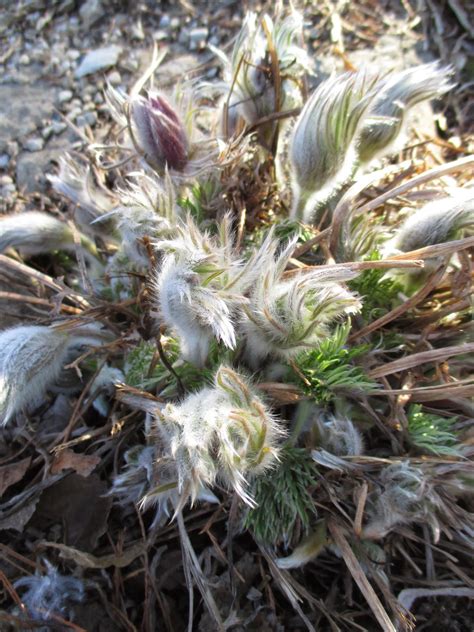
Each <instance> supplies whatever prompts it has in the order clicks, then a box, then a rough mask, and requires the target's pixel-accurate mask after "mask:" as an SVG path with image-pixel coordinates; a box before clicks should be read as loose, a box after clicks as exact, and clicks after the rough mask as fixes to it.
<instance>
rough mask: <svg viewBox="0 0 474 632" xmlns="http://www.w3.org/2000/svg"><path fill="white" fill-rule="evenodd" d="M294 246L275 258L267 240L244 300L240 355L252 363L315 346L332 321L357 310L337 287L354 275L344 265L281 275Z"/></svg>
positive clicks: (353, 301) (351, 296)
mask: <svg viewBox="0 0 474 632" xmlns="http://www.w3.org/2000/svg"><path fill="white" fill-rule="evenodd" d="M294 246H295V242H294V241H292V242H290V243H289V245H288V246H287V247H286V248H285V249H284V250H283V252H282V253H281V254H280V255H279V256H277V257H276V258H275V251H276V247H277V244H276V242H274V243H273V250H272V252H271V253H270V255H269V256H267V259H266V263H265V268H264V269H265V272H264V273H263V274H261V275H260V276H259V277H258V279H257V280H256V282H255V283H254V285H253V288H252V292H251V295H250V303H249V304H248V305H243V310H244V313H245V320H244V321H243V323H242V329H243V331H244V334H245V337H246V355H247V360H248V362H249V363H250V364H251V366H253V367H257V366H258V365H259V363H260V362H261V361H262V360H263V359H265V358H266V357H267V356H273V357H277V358H283V359H289V358H292V357H294V356H296V355H297V354H298V353H300V352H301V351H304V350H306V349H308V348H310V347H314V346H317V344H318V343H319V342H320V341H321V339H322V338H323V337H324V336H326V335H327V333H328V326H329V325H330V324H331V323H332V322H333V321H334V320H335V319H337V318H338V317H340V316H343V315H345V314H351V313H355V312H357V311H358V310H359V309H360V302H359V300H358V298H357V297H356V296H355V295H354V294H353V293H351V292H349V290H347V289H346V288H345V287H344V286H343V285H341V282H344V281H348V280H350V279H352V278H354V277H355V276H356V274H355V273H354V272H351V271H350V270H348V269H343V268H337V267H334V268H333V269H332V270H331V269H328V268H324V269H323V270H321V271H319V270H317V269H316V270H313V271H311V272H306V273H305V272H300V273H298V274H295V275H291V276H289V277H287V278H285V276H284V271H285V268H286V265H287V263H288V261H289V259H290V257H291V255H292V252H293V250H294Z"/></svg>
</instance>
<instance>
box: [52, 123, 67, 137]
mask: <svg viewBox="0 0 474 632" xmlns="http://www.w3.org/2000/svg"><path fill="white" fill-rule="evenodd" d="M51 127H52V128H53V134H56V136H58V135H59V134H62V133H63V132H64V130H65V129H66V128H67V124H66V123H63V121H53V122H52V124H51Z"/></svg>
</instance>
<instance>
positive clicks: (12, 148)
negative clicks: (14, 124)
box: [7, 140, 20, 158]
mask: <svg viewBox="0 0 474 632" xmlns="http://www.w3.org/2000/svg"><path fill="white" fill-rule="evenodd" d="M19 151H20V147H19V145H18V143H17V142H16V140H10V141H8V143H7V153H8V155H9V156H10V158H15V157H16V156H18V152H19Z"/></svg>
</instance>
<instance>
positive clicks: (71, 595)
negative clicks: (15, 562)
mask: <svg viewBox="0 0 474 632" xmlns="http://www.w3.org/2000/svg"><path fill="white" fill-rule="evenodd" d="M44 562H45V564H46V574H45V575H41V574H39V573H36V574H35V575H33V576H31V577H22V578H21V579H19V580H18V581H16V582H15V584H14V586H15V588H27V590H26V592H25V593H24V594H23V595H22V598H21V600H22V602H23V603H24V605H25V606H26V608H27V610H28V613H29V615H30V616H31V617H33V618H34V619H36V620H39V621H47V620H48V619H49V618H50V617H51V615H53V614H56V615H62V616H64V615H66V616H67V617H68V618H70V616H71V612H72V608H71V607H72V603H74V602H76V603H78V602H81V601H83V600H84V597H85V590H84V584H83V582H82V581H81V580H80V579H77V578H76V577H68V576H66V575H60V573H59V572H58V570H57V568H55V567H54V566H53V565H52V564H50V563H49V562H48V561H47V560H45V561H44ZM48 627H49V626H48ZM42 629H45V628H42Z"/></svg>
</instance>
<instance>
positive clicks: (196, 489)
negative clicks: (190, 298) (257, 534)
mask: <svg viewBox="0 0 474 632" xmlns="http://www.w3.org/2000/svg"><path fill="white" fill-rule="evenodd" d="M154 414H155V417H156V431H157V432H158V434H159V435H160V437H161V440H162V442H163V444H164V447H165V452H166V453H168V454H170V455H171V457H172V458H173V460H174V462H175V464H176V470H177V477H178V493H179V496H180V502H181V503H184V502H186V501H187V500H188V499H191V502H194V501H195V500H196V499H197V498H198V497H199V494H200V493H202V490H203V488H207V487H212V486H213V485H214V483H215V482H216V480H219V481H221V482H222V483H224V484H225V485H226V486H228V487H229V488H230V489H233V490H234V491H235V492H236V493H237V494H238V495H239V496H240V497H241V498H242V499H243V500H244V501H245V502H246V503H247V504H249V505H253V504H254V501H253V499H252V497H251V496H250V495H249V493H248V490H247V484H248V481H249V479H251V478H252V477H254V476H257V475H259V474H260V473H261V472H263V471H264V470H265V469H267V468H268V467H271V465H272V464H273V463H274V462H275V460H276V459H277V458H278V442H279V440H280V439H281V438H282V437H283V436H284V431H283V430H282V428H281V427H280V425H279V423H278V421H277V419H275V418H274V416H273V415H272V414H271V412H270V411H269V410H268V408H267V407H266V406H265V404H264V403H263V402H262V400H261V399H260V398H259V397H258V395H257V394H256V393H255V390H254V389H253V388H252V387H251V385H250V384H249V382H248V381H247V380H246V379H245V378H244V377H243V376H242V375H240V374H238V373H237V372H236V371H234V370H233V369H231V368H229V367H226V366H221V367H220V368H219V369H218V370H217V372H216V375H215V378H214V385H213V386H212V387H206V388H203V389H202V390H200V391H198V392H196V393H193V394H191V395H189V396H188V397H186V398H185V399H184V400H183V401H182V402H181V403H179V404H167V405H166V406H165V407H164V408H162V409H161V410H156V412H155V413H154Z"/></svg>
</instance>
